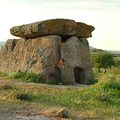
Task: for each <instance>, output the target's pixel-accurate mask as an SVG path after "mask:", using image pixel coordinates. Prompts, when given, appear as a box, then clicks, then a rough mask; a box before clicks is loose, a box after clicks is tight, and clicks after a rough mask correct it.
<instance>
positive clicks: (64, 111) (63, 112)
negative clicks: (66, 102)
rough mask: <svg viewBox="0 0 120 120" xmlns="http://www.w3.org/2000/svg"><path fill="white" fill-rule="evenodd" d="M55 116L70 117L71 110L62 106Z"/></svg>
mask: <svg viewBox="0 0 120 120" xmlns="http://www.w3.org/2000/svg"><path fill="white" fill-rule="evenodd" d="M55 117H59V118H69V112H68V110H67V109H66V108H62V109H60V110H59V111H58V112H57V113H56V114H55Z"/></svg>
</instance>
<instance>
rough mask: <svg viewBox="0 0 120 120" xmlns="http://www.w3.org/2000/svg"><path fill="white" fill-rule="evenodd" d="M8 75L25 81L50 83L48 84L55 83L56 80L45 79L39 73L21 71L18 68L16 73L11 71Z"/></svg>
mask: <svg viewBox="0 0 120 120" xmlns="http://www.w3.org/2000/svg"><path fill="white" fill-rule="evenodd" d="M10 77H11V78H14V79H16V80H22V81H25V82H35V83H46V84H50V85H56V84H57V82H56V81H55V80H49V79H45V78H43V76H42V75H40V74H35V73H28V72H22V71H21V70H19V71H18V72H16V73H13V74H12V75H10Z"/></svg>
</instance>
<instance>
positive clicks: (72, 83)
mask: <svg viewBox="0 0 120 120" xmlns="http://www.w3.org/2000/svg"><path fill="white" fill-rule="evenodd" d="M62 84H63V85H74V84H75V83H74V82H72V81H68V80H64V81H62Z"/></svg>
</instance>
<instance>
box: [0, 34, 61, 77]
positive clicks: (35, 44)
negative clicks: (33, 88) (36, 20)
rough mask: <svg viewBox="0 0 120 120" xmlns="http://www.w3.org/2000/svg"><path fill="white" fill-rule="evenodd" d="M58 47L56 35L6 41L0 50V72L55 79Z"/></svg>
mask: <svg viewBox="0 0 120 120" xmlns="http://www.w3.org/2000/svg"><path fill="white" fill-rule="evenodd" d="M60 45H61V37H59V36H56V35H51V36H46V37H38V38H32V39H28V40H26V39H24V38H22V39H18V40H15V39H13V40H8V41H7V42H6V44H5V45H4V47H2V49H1V53H0V70H1V71H4V72H10V73H11V72H16V71H18V70H22V71H28V72H34V73H41V74H42V75H44V76H45V77H46V78H49V79H56V77H57V76H56V75H57V72H58V71H57V64H58V63H59V59H60V54H59V53H60V52H59V48H60Z"/></svg>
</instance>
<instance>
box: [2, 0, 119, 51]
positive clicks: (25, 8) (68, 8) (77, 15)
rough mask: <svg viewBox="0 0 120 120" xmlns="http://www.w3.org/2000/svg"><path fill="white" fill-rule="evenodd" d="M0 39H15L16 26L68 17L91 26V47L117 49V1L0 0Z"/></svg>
mask: <svg viewBox="0 0 120 120" xmlns="http://www.w3.org/2000/svg"><path fill="white" fill-rule="evenodd" d="M0 15H1V17H0V21H1V22H0V27H1V29H0V33H1V38H0V41H5V40H7V39H9V38H14V36H12V35H10V32H9V29H10V28H11V27H12V26H15V25H21V24H25V23H31V22H36V21H40V20H44V19H51V18H69V19H74V20H76V21H79V22H84V23H87V24H90V25H93V26H94V27H95V28H96V30H95V31H94V32H93V37H92V38H89V39H88V40H89V43H90V45H91V46H94V47H97V48H102V49H108V50H120V30H119V29H120V0H59V1H58V0H0Z"/></svg>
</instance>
